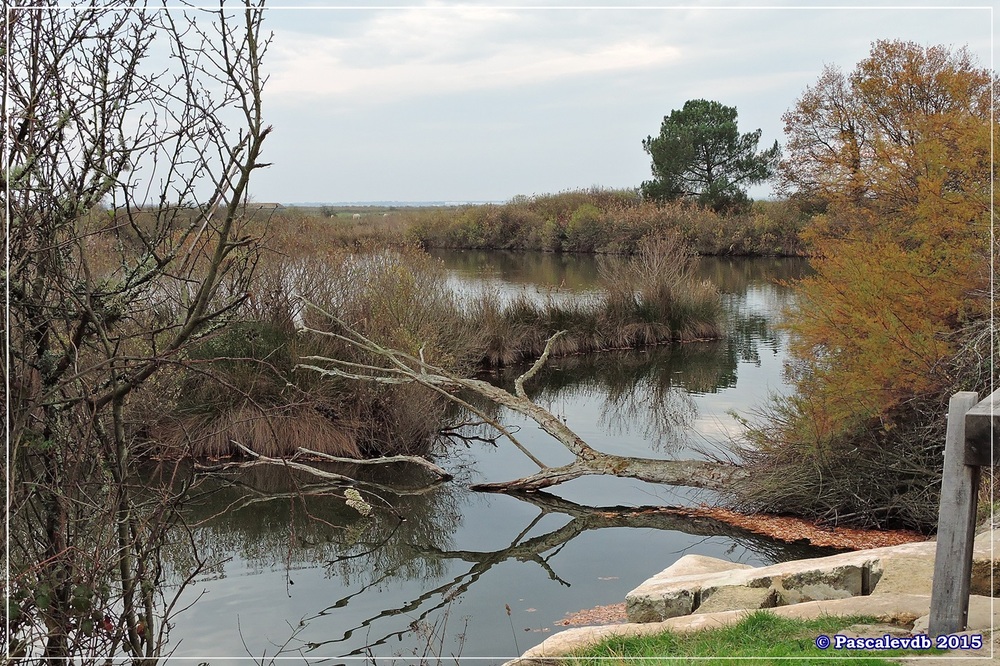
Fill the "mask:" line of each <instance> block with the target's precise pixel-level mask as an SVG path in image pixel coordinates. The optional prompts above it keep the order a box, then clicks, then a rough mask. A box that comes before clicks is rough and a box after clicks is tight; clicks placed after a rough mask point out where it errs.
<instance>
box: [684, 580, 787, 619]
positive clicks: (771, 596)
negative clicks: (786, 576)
mask: <svg viewBox="0 0 1000 666" xmlns="http://www.w3.org/2000/svg"><path fill="white" fill-rule="evenodd" d="M777 603H778V597H777V594H775V591H774V590H773V589H771V588H767V587H743V586H736V587H716V588H706V589H703V590H702V591H701V603H700V604H699V605H698V607H697V608H695V609H694V612H695V613H715V612H718V611H727V610H738V609H752V610H755V609H759V608H774V607H775V606H776V605H777Z"/></svg>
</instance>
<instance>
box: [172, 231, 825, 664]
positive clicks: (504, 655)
mask: <svg viewBox="0 0 1000 666" xmlns="http://www.w3.org/2000/svg"><path fill="white" fill-rule="evenodd" d="M434 254H435V256H436V257H438V258H439V259H441V261H443V262H444V264H445V266H446V267H447V269H448V271H449V275H450V279H451V281H452V283H453V284H454V285H455V286H456V288H457V289H460V290H466V291H470V290H476V289H480V288H492V289H498V290H500V291H501V292H503V293H506V294H513V293H517V292H519V291H522V290H523V291H526V292H527V293H529V294H532V295H536V296H538V297H540V298H543V297H547V296H548V295H550V294H551V295H554V297H558V298H585V297H587V294H588V292H591V291H593V289H594V288H595V287H594V286H595V282H596V280H597V278H598V275H599V270H600V268H599V264H600V260H599V259H597V258H594V257H590V256H570V255H553V254H543V253H495V252H493V253H488V252H474V251H465V252H461V251H449V252H435V253H434ZM697 270H698V275H699V276H700V277H702V278H704V279H709V280H712V281H713V282H714V283H715V284H716V285H718V287H719V289H720V291H721V293H722V296H723V301H724V304H725V311H726V318H727V322H726V326H727V331H728V336H727V338H726V339H725V340H722V341H716V342H708V343H688V344H684V345H670V346H663V347H656V348H651V349H645V350H639V351H628V352H622V351H618V352H606V353H601V354H591V355H581V356H574V357H568V358H559V359H553V360H551V361H550V363H549V364H548V365H547V367H546V368H545V369H544V371H543V372H542V373H540V374H539V375H538V376H537V377H536V378H535V379H534V380H532V382H531V383H530V385H529V387H528V388H529V392H530V393H531V394H532V396H533V398H534V399H535V400H536V401H537V402H538V403H539V404H542V405H544V406H546V407H547V408H549V410H550V411H552V412H554V413H556V414H558V415H560V416H561V417H563V418H565V419H566V422H567V424H568V425H569V426H570V427H571V428H573V429H574V430H575V431H576V432H577V433H578V434H579V435H580V436H582V437H583V438H584V439H585V440H586V441H587V442H588V443H589V444H591V445H592V446H594V447H595V448H597V449H600V450H603V451H606V452H609V453H616V454H621V455H635V456H643V457H657V458H664V459H670V458H699V457H705V456H710V455H712V454H713V452H717V451H720V450H722V449H723V448H724V445H725V442H726V440H727V437H729V436H732V435H735V434H737V433H738V424H737V422H736V421H735V419H733V418H732V416H731V415H730V412H731V411H733V410H735V411H736V412H738V413H739V414H741V415H743V416H749V415H751V412H752V411H753V409H754V408H755V406H759V405H761V404H762V403H763V402H764V401H765V400H766V398H767V396H768V394H769V393H771V392H778V393H781V392H787V391H788V386H787V385H786V384H785V382H784V380H783V364H784V362H785V360H786V347H787V335H786V334H785V333H784V332H782V331H779V330H777V329H776V326H777V325H778V324H779V323H780V318H781V312H782V308H783V307H784V306H785V305H786V304H787V303H788V302H789V299H790V298H791V295H790V292H789V289H788V288H787V287H785V286H781V285H780V284H778V283H777V282H776V280H781V281H784V280H794V279H796V278H798V277H800V276H802V275H804V274H806V272H807V271H808V264H807V262H806V261H804V260H800V259H715V258H705V259H702V261H701V262H700V264H699V266H698V269H697ZM520 372H523V368H514V369H511V370H509V371H508V372H505V373H502V374H499V375H495V376H494V380H495V381H496V382H499V383H501V384H512V382H513V378H514V377H515V376H516V375H517V374H520ZM504 420H505V422H506V423H508V424H510V425H511V426H513V427H516V428H517V429H518V437H519V439H520V440H521V441H522V442H524V443H525V444H526V445H527V446H529V447H530V448H531V449H532V451H533V452H534V453H535V455H537V456H538V457H539V458H540V459H542V461H543V462H545V463H546V464H560V463H563V462H569V460H570V456H569V455H568V454H567V453H566V452H565V451H564V450H563V449H562V447H561V446H560V445H559V444H558V443H557V442H554V441H552V440H551V439H550V438H549V437H547V436H546V435H544V433H542V432H541V431H540V430H539V429H538V427H537V426H536V425H535V424H534V423H532V422H527V421H525V420H524V419H520V418H515V417H510V416H505V417H504ZM461 434H463V435H464V436H465V437H466V439H465V440H463V441H453V442H452V444H450V445H449V447H448V449H447V450H446V451H440V452H439V453H440V455H439V456H438V457H437V458H436V460H435V461H436V462H437V463H438V464H440V465H441V466H443V467H445V468H446V469H448V470H449V471H450V472H452V473H454V474H455V479H454V480H452V481H450V482H447V483H444V484H437V485H433V484H431V481H432V478H431V476H430V475H429V473H427V472H426V471H424V470H421V469H414V468H411V467H409V466H405V465H395V466H393V467H391V468H377V469H365V468H362V467H361V466H358V465H347V466H331V467H330V469H331V470H334V471H339V472H341V473H344V474H348V475H350V476H353V477H356V478H359V479H362V480H365V481H368V482H371V483H374V484H381V486H382V489H381V490H379V491H378V492H379V494H380V495H381V496H382V497H384V499H385V500H386V503H387V504H389V505H391V506H392V507H393V510H391V511H390V510H385V509H380V508H378V507H376V511H375V513H374V514H373V515H372V516H370V517H364V516H362V515H361V514H359V513H358V512H357V511H355V510H353V509H351V508H349V507H347V506H345V504H344V502H343V500H342V499H340V498H339V497H331V496H323V494H322V492H323V490H324V489H323V488H317V487H316V484H315V479H312V478H305V477H302V476H298V475H295V474H284V473H280V474H279V473H277V472H275V471H274V470H273V469H271V470H267V471H266V472H261V473H247V474H242V475H240V476H239V477H234V478H233V479H232V480H231V481H229V482H224V481H221V480H214V479H213V480H211V481H209V482H206V483H205V484H203V485H202V487H201V488H200V489H199V491H198V497H197V499H196V501H195V502H193V503H192V506H191V508H190V509H189V510H188V513H187V515H186V520H187V521H188V523H189V524H190V525H192V528H191V530H190V535H191V537H190V538H191V541H192V543H193V544H194V546H196V548H195V549H192V547H191V544H189V543H184V542H181V541H178V542H177V543H175V544H174V545H172V546H171V547H170V548H169V549H168V550H167V552H166V553H165V560H166V562H167V564H168V569H169V574H170V577H171V580H172V581H173V583H174V584H175V585H176V584H177V583H178V582H179V581H180V580H181V578H182V577H184V576H186V575H189V574H191V572H192V571H194V570H195V568H196V563H195V561H194V560H193V556H192V553H193V552H195V551H197V552H198V553H199V555H200V557H201V559H202V561H203V567H202V568H201V570H200V571H198V572H197V573H196V574H194V578H193V581H192V583H191V584H190V585H189V586H188V587H187V589H186V590H185V591H184V593H183V594H182V596H181V600H180V604H179V606H178V607H179V608H180V607H185V606H186V608H185V610H183V612H181V613H179V614H177V615H176V617H175V621H174V626H173V628H172V631H171V632H170V638H171V642H170V647H172V648H173V649H174V652H173V654H174V656H186V657H200V658H201V659H202V660H203V661H211V660H212V659H213V658H214V659H222V658H234V657H242V658H246V659H247V660H250V658H251V657H252V658H253V659H256V660H261V659H262V658H266V659H270V658H271V657H273V656H276V655H281V656H287V657H293V656H294V657H298V656H301V657H304V658H305V659H307V660H309V661H310V662H312V661H316V662H320V661H324V663H331V664H335V663H347V662H349V661H351V660H366V659H367V660H372V659H375V660H380V659H387V658H391V657H407V658H420V657H425V656H427V657H428V660H429V661H436V659H434V657H436V656H438V655H440V656H441V657H443V658H444V660H445V661H451V658H452V657H457V656H461V657H462V658H463V659H466V658H473V657H474V658H482V659H483V661H484V663H488V662H491V661H496V662H500V661H503V660H505V659H509V658H512V657H514V656H517V655H518V654H520V653H521V652H522V651H524V650H525V649H527V648H528V647H531V646H533V645H535V644H537V643H539V642H541V641H542V640H544V639H545V638H546V637H547V636H549V635H551V633H553V632H555V631H558V630H560V629H561V628H562V626H561V625H559V624H558V623H559V622H561V621H562V620H564V618H565V617H566V614H567V613H572V612H575V611H579V610H582V609H587V608H592V607H595V606H598V605H605V604H613V603H618V602H621V601H623V600H624V597H625V594H626V593H627V592H629V591H630V590H631V589H633V588H634V587H636V586H637V585H638V584H639V583H641V582H642V581H643V580H645V579H646V578H648V577H650V576H652V575H653V574H655V573H658V572H659V571H661V570H662V569H664V568H665V567H667V566H669V565H670V564H671V563H673V562H674V561H675V560H677V559H678V558H679V557H681V556H682V555H685V554H688V553H697V554H702V555H709V556H713V557H722V558H726V559H730V560H733V561H737V562H743V563H747V564H754V565H757V564H769V563H773V562H776V561H780V560H785V559H792V558H798V557H808V556H815V555H818V554H827V553H829V552H830V551H823V550H820V549H812V548H805V547H802V546H800V545H788V544H782V543H779V542H775V541H773V540H770V539H767V538H763V537H759V536H755V535H751V534H749V533H747V532H744V531H742V530H739V529H736V528H731V527H728V526H725V525H722V524H719V523H716V522H714V521H709V520H703V519H698V520H694V519H688V518H681V517H677V516H672V515H668V514H662V513H652V512H638V513H636V514H635V515H632V516H617V515H616V516H612V515H610V512H605V513H604V514H602V513H600V512H594V511H590V510H587V507H610V506H628V507H642V506H662V505H675V506H677V505H680V506H685V505H691V504H698V503H701V502H711V501H712V500H713V496H712V494H711V493H710V492H707V491H697V490H692V489H686V488H677V487H668V486H662V485H653V484H647V483H644V482H640V481H633V480H628V479H618V478H603V477H600V478H598V477H588V478H581V479H576V480H573V481H571V482H569V483H566V484H563V485H561V486H557V487H555V488H553V489H551V492H550V493H538V494H535V495H533V496H523V497H514V496H507V495H497V494H485V493H477V492H472V491H470V490H468V486H469V485H470V484H472V483H477V482H483V481H504V480H511V479H514V478H516V477H518V476H522V475H526V474H529V473H531V472H533V471H535V469H536V468H535V466H534V465H533V464H532V463H531V462H530V461H529V460H528V459H527V458H525V457H524V456H523V455H522V454H521V453H519V452H518V451H517V450H516V449H515V448H514V447H513V446H512V445H511V444H510V443H509V442H506V441H504V440H499V441H498V442H496V443H491V442H484V441H480V439H477V438H476V436H483V435H487V434H488V433H485V432H483V431H481V430H479V429H467V430H465V431H463V432H462V433H461ZM303 445H304V446H308V443H303ZM326 490H327V491H329V488H327V489H326ZM298 491H304V492H305V494H306V496H302V493H300V492H298ZM309 493H313V494H309ZM266 659H265V661H266Z"/></svg>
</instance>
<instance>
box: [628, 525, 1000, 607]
mask: <svg viewBox="0 0 1000 666" xmlns="http://www.w3.org/2000/svg"><path fill="white" fill-rule="evenodd" d="M995 544H1000V530H993V531H990V532H984V533H983V534H981V535H979V537H977V538H976V541H975V545H974V549H973V583H972V592H973V593H974V594H975V593H978V594H983V593H986V594H1000V560H994V559H993V555H994V552H993V551H994V548H995ZM935 548H936V547H935V544H934V542H933V541H921V542H916V543H907V544H902V545H899V546H886V547H883V548H873V549H869V550H862V551H853V552H849V553H840V554H837V555H831V556H829V557H821V558H814V559H808V560H796V561H792V562H781V563H779V564H773V565H770V566H766V567H757V568H753V567H747V566H745V565H738V566H735V567H730V568H724V566H725V565H724V562H723V561H721V560H715V558H702V556H691V555H688V556H685V557H683V558H681V559H680V560H678V561H677V562H675V563H674V565H671V567H668V568H667V569H665V570H663V571H661V572H660V573H658V574H656V575H655V576H653V577H652V578H650V579H648V580H646V581H645V582H643V583H642V584H641V585H639V586H638V587H636V588H635V589H634V590H632V591H631V592H629V593H628V595H626V597H625V601H626V612H627V614H628V618H629V621H630V622H660V621H663V620H667V619H669V618H671V617H678V616H681V615H685V614H688V613H691V612H693V611H694V610H695V609H696V608H697V607H698V605H699V601H700V599H699V595H700V594H701V591H702V590H703V589H709V588H722V587H738V586H742V587H748V588H773V589H774V590H775V591H776V592H777V593H778V595H779V596H780V599H779V601H778V603H779V605H781V604H785V605H790V604H796V603H801V602H806V601H815V600H824V599H838V598H847V597H852V596H859V595H867V594H873V593H874V594H895V593H903V592H906V593H918V594H924V593H927V594H929V591H930V585H931V581H932V573H933V562H934V555H935ZM996 550H997V551H1000V547H996ZM997 555H998V556H1000V552H997ZM687 558H691V559H687ZM709 569H711V570H709ZM991 572H992V573H993V577H992V579H991V577H990V573H991Z"/></svg>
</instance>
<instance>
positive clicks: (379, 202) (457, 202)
mask: <svg viewBox="0 0 1000 666" xmlns="http://www.w3.org/2000/svg"><path fill="white" fill-rule="evenodd" d="M507 201H508V199H427V200H419V201H415V200H404V201H395V200H389V199H374V200H371V201H295V202H291V203H284V204H283V205H285V206H308V207H314V206H414V207H415V206H463V205H467V204H490V203H492V204H500V203H506V202H507Z"/></svg>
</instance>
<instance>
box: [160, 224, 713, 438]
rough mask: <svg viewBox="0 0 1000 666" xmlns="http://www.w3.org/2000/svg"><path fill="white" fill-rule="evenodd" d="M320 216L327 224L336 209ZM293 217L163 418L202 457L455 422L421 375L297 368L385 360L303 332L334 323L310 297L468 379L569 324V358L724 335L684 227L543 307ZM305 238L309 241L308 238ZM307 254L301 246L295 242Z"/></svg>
mask: <svg viewBox="0 0 1000 666" xmlns="http://www.w3.org/2000/svg"><path fill="white" fill-rule="evenodd" d="M319 223H323V221H322V220H321V221H320V222H319ZM314 224H317V222H316V221H311V220H304V221H303V225H302V226H301V227H296V226H294V225H292V226H288V227H286V228H284V229H283V230H282V231H281V232H280V234H278V236H280V238H279V237H274V238H272V239H271V240H272V241H273V243H274V246H275V247H276V248H277V249H275V250H273V251H272V252H271V253H270V254H267V255H265V258H264V261H262V263H261V265H260V266H259V267H258V271H257V278H256V280H255V286H254V290H253V293H252V294H251V296H250V298H248V299H247V301H246V303H245V304H244V307H243V308H242V310H241V311H240V312H239V313H238V318H237V321H233V322H231V323H230V324H229V325H228V326H227V327H225V328H223V329H222V330H220V331H218V332H216V333H215V334H213V335H212V336H209V337H207V338H205V339H204V340H203V341H201V342H200V343H199V345H198V346H197V347H195V348H194V349H192V350H191V353H190V362H191V364H192V370H191V371H189V372H188V373H187V374H186V375H185V376H184V377H183V378H182V379H180V380H179V383H178V385H177V389H176V390H175V393H176V397H175V405H176V407H175V410H174V415H173V416H172V417H171V418H169V419H167V418H162V417H157V416H156V415H149V417H150V418H149V421H148V426H147V427H148V429H149V431H150V433H151V435H150V438H151V439H158V440H160V441H161V442H163V443H164V445H165V446H166V448H168V449H170V450H172V451H184V452H188V453H191V454H194V455H198V456H219V455H224V454H227V453H230V452H231V451H232V447H231V445H230V440H233V439H235V440H237V441H240V442H241V443H243V444H245V445H247V446H250V447H251V448H253V449H254V450H255V451H257V452H259V453H262V454H265V455H271V456H282V455H288V454H290V453H292V452H294V451H295V449H296V448H298V447H299V446H302V445H306V446H308V447H309V448H312V449H316V450H319V451H323V452H327V453H331V454H334V455H339V456H346V457H357V456H368V455H392V454H397V453H416V454H420V453H424V452H426V451H427V450H428V449H429V446H430V444H431V443H432V442H433V440H434V438H435V437H436V435H437V433H438V432H439V430H440V429H441V428H442V427H443V426H446V425H447V424H448V418H449V414H451V412H450V411H449V408H448V406H447V403H446V401H445V400H444V399H443V398H440V397H439V396H434V395H432V394H430V393H428V392H426V391H424V390H422V389H421V388H420V387H417V386H398V385H396V386H390V385H382V384H373V383H359V382H355V381H350V380H345V379H333V378H329V377H321V376H319V375H318V374H316V373H313V372H308V371H296V370H295V369H294V368H295V365H296V364H297V363H298V362H299V360H300V359H302V358H303V357H308V356H321V357H332V358H338V359H343V360H347V361H351V362H354V363H359V364H369V365H371V364H376V363H381V361H380V359H377V358H375V357H373V356H371V355H368V354H366V353H365V352H363V351H360V350H359V349H357V348H356V347H353V346H350V345H348V344H346V343H344V342H342V341H339V340H337V339H335V338H332V337H329V336H322V335H315V334H314V335H301V334H299V333H297V332H296V322H298V321H304V322H305V323H307V324H308V325H309V326H310V327H312V328H315V329H318V330H320V331H324V330H331V328H330V327H331V326H333V324H332V322H330V321H328V320H327V319H326V318H325V317H323V316H322V315H321V314H320V313H319V312H318V311H316V310H312V309H310V310H308V311H304V310H303V305H302V303H301V301H300V300H299V296H301V297H304V298H305V299H307V300H308V301H309V302H311V303H314V304H315V305H317V306H319V307H320V308H322V309H323V310H325V311H328V312H334V313H336V314H337V316H338V317H339V318H341V319H342V320H344V321H345V322H347V323H348V324H349V325H350V326H352V327H353V328H355V329H357V330H359V331H361V332H363V333H364V334H365V335H366V336H367V337H369V338H370V339H372V340H374V341H375V342H377V343H379V344H381V345H383V346H386V347H391V348H395V349H400V350H402V351H405V352H408V353H410V354H413V355H417V354H418V353H422V354H423V357H424V358H425V359H426V360H427V361H428V362H430V363H433V364H435V365H439V366H442V367H444V368H447V369H449V370H450V371H452V372H455V373H458V374H470V373H473V372H475V371H476V370H478V369H481V368H483V367H491V366H493V367H495V366H506V365H511V364H514V363H518V362H522V361H528V360H532V359H534V358H536V357H537V356H538V355H539V354H540V353H541V351H542V349H543V348H544V346H545V343H546V341H547V340H548V338H549V337H550V336H551V335H552V334H553V333H555V332H556V331H559V330H567V331H569V333H568V334H567V335H566V336H564V337H562V338H560V339H559V340H558V341H557V343H556V345H555V348H554V349H553V354H554V355H556V356H560V355H563V356H564V355H570V354H577V353H581V352H588V351H596V350H604V349H617V348H632V347H637V346H644V345H654V344H662V343H666V342H671V341H678V340H691V339H701V338H714V337H719V335H720V329H719V324H718V321H719V319H720V315H721V310H720V305H719V299H718V294H717V293H716V292H715V290H714V289H713V288H712V287H711V286H710V285H707V284H706V283H702V282H699V281H697V280H695V279H693V278H692V268H693V266H694V261H695V258H694V257H692V256H691V255H690V253H689V252H688V251H687V249H686V246H685V245H684V243H683V242H682V241H681V239H680V237H679V236H678V235H677V234H668V235H665V236H663V237H661V238H658V239H650V240H647V241H644V242H643V243H642V244H641V245H640V251H639V253H638V254H637V255H635V256H634V257H633V258H631V259H630V260H627V261H626V260H617V261H609V262H608V263H607V265H606V266H605V270H604V271H603V279H604V281H605V283H606V285H607V290H606V293H605V294H604V295H603V296H602V297H599V298H590V299H582V300H573V301H568V300H562V301H559V300H555V299H553V298H551V297H550V298H549V299H547V300H545V301H543V302H538V301H535V300H532V299H530V298H529V297H527V296H525V295H521V296H519V297H516V298H513V299H510V300H504V299H501V298H500V296H499V295H498V294H497V293H485V294H482V295H480V296H479V297H478V298H474V299H471V300H470V299H464V300H463V299H460V298H459V297H458V295H457V294H456V293H454V292H453V290H452V289H451V287H450V285H449V283H448V281H447V272H446V271H445V269H444V267H443V265H442V264H441V263H440V262H439V261H438V260H435V259H433V258H432V257H430V256H429V255H427V254H426V253H424V252H423V251H422V250H420V249H418V248H415V247H412V246H402V247H399V248H393V249H386V248H365V249H363V250H357V251H353V252H349V251H346V250H343V249H331V248H330V247H328V246H325V245H323V244H322V243H317V242H316V238H315V236H313V235H311V232H310V229H311V228H312V225H314ZM300 236H302V237H303V238H302V240H303V243H304V247H300V248H297V249H295V248H294V245H292V243H293V242H294V239H296V238H299V237H300ZM293 250H294V251H293Z"/></svg>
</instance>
